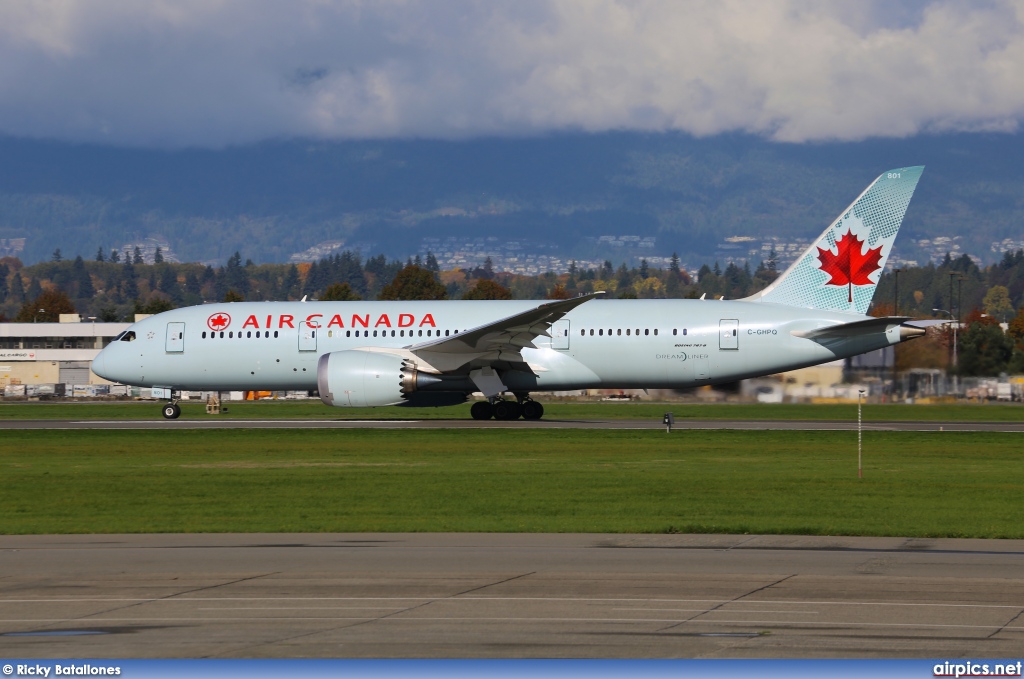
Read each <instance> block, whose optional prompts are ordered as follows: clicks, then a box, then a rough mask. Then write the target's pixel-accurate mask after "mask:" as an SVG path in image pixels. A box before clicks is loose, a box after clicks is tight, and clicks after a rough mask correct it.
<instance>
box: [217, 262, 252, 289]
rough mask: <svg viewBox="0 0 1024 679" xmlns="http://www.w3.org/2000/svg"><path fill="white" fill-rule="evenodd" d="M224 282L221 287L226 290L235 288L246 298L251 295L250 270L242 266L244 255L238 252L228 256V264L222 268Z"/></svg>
mask: <svg viewBox="0 0 1024 679" xmlns="http://www.w3.org/2000/svg"><path fill="white" fill-rule="evenodd" d="M222 278H223V283H222V284H221V287H222V288H223V289H225V290H234V291H235V292H236V293H238V294H239V295H241V296H242V298H243V299H244V298H245V297H248V295H249V289H250V287H251V286H250V284H249V272H248V271H246V269H245V267H243V266H242V255H241V254H239V253H238V252H235V254H233V255H231V257H229V258H228V263H227V266H226V267H225V268H224V269H223V270H222Z"/></svg>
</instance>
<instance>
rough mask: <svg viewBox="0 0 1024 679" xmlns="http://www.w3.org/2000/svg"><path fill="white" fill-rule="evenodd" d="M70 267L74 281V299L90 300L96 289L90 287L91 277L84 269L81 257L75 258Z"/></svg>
mask: <svg viewBox="0 0 1024 679" xmlns="http://www.w3.org/2000/svg"><path fill="white" fill-rule="evenodd" d="M71 266H72V278H73V279H74V287H75V297H77V298H78V299H91V298H92V297H94V296H95V295H96V289H95V288H94V287H93V285H92V276H90V275H89V270H88V269H86V268H85V261H84V260H83V259H82V256H81V255H78V256H77V257H75V261H74V263H73V264H72V265H71Z"/></svg>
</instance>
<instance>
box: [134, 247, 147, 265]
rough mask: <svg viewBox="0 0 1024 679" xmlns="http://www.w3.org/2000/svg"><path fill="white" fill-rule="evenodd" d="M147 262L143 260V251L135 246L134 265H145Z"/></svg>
mask: <svg viewBox="0 0 1024 679" xmlns="http://www.w3.org/2000/svg"><path fill="white" fill-rule="evenodd" d="M145 263H146V262H145V260H143V259H142V250H140V249H139V246H138V245H136V246H135V250H134V251H133V252H132V264H145Z"/></svg>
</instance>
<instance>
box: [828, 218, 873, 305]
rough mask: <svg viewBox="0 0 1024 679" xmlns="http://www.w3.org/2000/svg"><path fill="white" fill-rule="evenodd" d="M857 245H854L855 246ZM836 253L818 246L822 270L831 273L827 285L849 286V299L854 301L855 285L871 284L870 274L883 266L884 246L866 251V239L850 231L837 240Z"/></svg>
mask: <svg viewBox="0 0 1024 679" xmlns="http://www.w3.org/2000/svg"><path fill="white" fill-rule="evenodd" d="M855 245H856V246H857V247H854V246H855ZM836 250H837V251H838V252H837V253H836V254H832V251H831V250H826V249H824V248H818V261H820V262H821V267H820V268H821V270H822V271H824V272H825V273H827V274H828V275H829V279H828V280H827V281H825V285H846V286H849V289H850V294H849V300H848V301H850V302H852V301H853V286H855V285H871V284H873V283H874V281H872V280H871V279H870V278H869V276H870V275H871V274H873V273H874V272H876V271H878V270H879V269H881V268H882V267H881V266H879V262H880V261H881V260H882V246H881V245H879V246H878V247H877V248H873V249H868V250H867V251H866V252H865V251H864V241H862V240H861V239H860V238H858V237H857V236H854V235H853V234H852V233H851V232H850V231H847V232H846V233H845V234H843V236H842V237H840V238H839V240H837V241H836Z"/></svg>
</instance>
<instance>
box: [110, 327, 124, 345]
mask: <svg viewBox="0 0 1024 679" xmlns="http://www.w3.org/2000/svg"><path fill="white" fill-rule="evenodd" d="M126 332H128V331H127V330H122V331H121V332H119V333H117V336H116V337H115V338H114V339H112V340H110V341H111V342H116V341H118V340H119V339H121V338H122V337H124V334H125V333H126Z"/></svg>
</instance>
